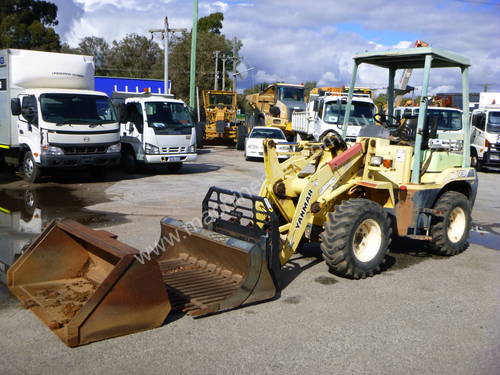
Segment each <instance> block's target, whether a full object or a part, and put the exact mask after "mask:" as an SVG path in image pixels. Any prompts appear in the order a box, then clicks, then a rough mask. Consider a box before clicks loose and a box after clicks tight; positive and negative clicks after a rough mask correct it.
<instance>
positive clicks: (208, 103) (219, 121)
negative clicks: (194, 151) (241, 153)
mask: <svg viewBox="0 0 500 375" xmlns="http://www.w3.org/2000/svg"><path fill="white" fill-rule="evenodd" d="M202 96H203V109H204V111H205V123H199V124H198V125H197V128H196V131H197V144H198V147H202V146H203V145H204V144H213V143H221V142H222V143H230V144H235V145H236V149H238V150H243V149H244V148H245V138H246V135H247V132H246V127H245V125H244V123H243V122H240V121H238V119H237V117H236V112H237V109H238V106H237V103H236V101H237V100H236V99H237V97H236V92H234V91H223V90H203V92H202Z"/></svg>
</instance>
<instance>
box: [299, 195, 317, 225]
mask: <svg viewBox="0 0 500 375" xmlns="http://www.w3.org/2000/svg"><path fill="white" fill-rule="evenodd" d="M312 195H313V192H312V190H309V191H308V192H307V195H306V200H305V202H304V205H303V206H302V208H301V209H300V213H299V219H298V220H297V224H296V225H295V229H299V228H300V226H301V225H302V220H304V216H305V215H306V213H307V208H308V207H309V203H310V202H311V198H312Z"/></svg>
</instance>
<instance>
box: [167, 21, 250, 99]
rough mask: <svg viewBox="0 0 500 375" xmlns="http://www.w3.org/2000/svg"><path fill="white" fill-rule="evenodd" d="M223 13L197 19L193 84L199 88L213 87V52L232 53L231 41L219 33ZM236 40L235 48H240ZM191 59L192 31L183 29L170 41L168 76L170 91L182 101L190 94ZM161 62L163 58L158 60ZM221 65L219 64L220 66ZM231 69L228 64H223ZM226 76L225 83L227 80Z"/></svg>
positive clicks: (220, 66)
mask: <svg viewBox="0 0 500 375" xmlns="http://www.w3.org/2000/svg"><path fill="white" fill-rule="evenodd" d="M223 19H224V15H223V14H222V13H213V14H211V15H209V16H207V17H203V18H200V19H199V20H198V31H199V33H198V43H197V49H196V84H197V86H198V87H199V89H200V91H201V90H209V89H213V87H214V72H215V60H214V56H213V53H214V51H221V52H222V53H223V54H225V55H227V56H231V55H232V50H233V44H232V42H231V41H230V40H228V39H227V38H226V37H225V36H224V35H223V34H222V33H221V29H222V20H223ZM241 45H242V44H241V42H240V41H237V44H236V46H237V50H238V49H239V48H241ZM190 58H191V33H189V32H185V33H183V34H181V35H179V36H175V37H173V38H172V39H171V42H170V53H169V78H170V79H171V80H172V92H173V93H174V94H175V95H176V96H177V97H180V98H182V99H184V100H186V99H187V98H188V97H189V67H190ZM160 61H163V60H162V59H160ZM221 68H222V64H219V69H221ZM226 69H227V70H228V71H229V70H230V69H231V64H230V63H227V64H226ZM228 77H229V76H228V75H226V82H228V81H229V78H228Z"/></svg>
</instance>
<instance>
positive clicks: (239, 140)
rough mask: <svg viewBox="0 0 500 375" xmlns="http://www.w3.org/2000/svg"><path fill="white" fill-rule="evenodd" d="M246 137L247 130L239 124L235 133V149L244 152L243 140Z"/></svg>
mask: <svg viewBox="0 0 500 375" xmlns="http://www.w3.org/2000/svg"><path fill="white" fill-rule="evenodd" d="M246 137H247V128H246V127H245V125H244V124H239V125H238V129H237V131H236V149H237V150H240V151H241V150H244V149H245V138H246Z"/></svg>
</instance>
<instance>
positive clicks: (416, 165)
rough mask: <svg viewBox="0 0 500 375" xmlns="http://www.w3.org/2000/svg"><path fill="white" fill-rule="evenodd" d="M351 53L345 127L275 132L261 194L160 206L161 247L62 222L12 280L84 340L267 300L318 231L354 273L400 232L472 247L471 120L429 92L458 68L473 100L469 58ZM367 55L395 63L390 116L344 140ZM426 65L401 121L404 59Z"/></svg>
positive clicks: (49, 317) (325, 246) (328, 255)
mask: <svg viewBox="0 0 500 375" xmlns="http://www.w3.org/2000/svg"><path fill="white" fill-rule="evenodd" d="M354 62H355V64H354V72H353V79H352V82H351V85H350V91H349V96H348V103H347V107H346V114H347V115H346V116H345V119H344V123H343V128H342V133H343V135H344V137H342V136H341V135H339V134H333V135H332V136H330V137H326V138H325V139H324V141H323V142H322V143H311V142H300V143H299V144H297V145H296V146H297V147H296V151H295V152H294V153H293V155H292V157H291V158H289V159H288V160H286V161H285V162H283V163H279V162H278V158H277V156H278V154H277V151H276V145H275V143H274V142H273V141H272V140H265V141H264V165H265V170H266V177H265V181H264V182H263V184H262V187H261V190H260V193H259V194H258V195H252V194H250V193H249V192H243V191H239V192H237V191H229V190H225V189H222V188H216V187H213V188H211V189H210V190H209V191H208V193H207V195H206V197H205V199H204V201H203V206H202V217H201V218H200V219H199V220H198V221H193V222H190V223H185V222H181V221H178V220H175V219H172V218H164V219H162V221H161V229H162V232H161V237H160V240H159V243H158V245H157V247H156V248H155V250H154V251H153V252H141V251H138V250H136V249H133V248H131V247H129V246H127V245H125V244H123V243H121V242H119V241H118V240H117V239H116V238H113V236H112V235H111V234H109V233H106V232H101V231H92V230H89V229H87V228H85V227H83V226H81V225H79V224H76V223H74V222H71V221H62V222H54V223H53V224H52V225H50V226H49V227H48V228H47V229H46V230H45V231H44V233H42V235H40V237H39V238H38V239H37V240H36V241H35V242H34V243H33V244H31V246H30V247H29V249H28V250H27V252H26V253H25V254H23V255H22V256H21V258H19V260H18V261H17V262H16V263H15V264H14V265H13V266H12V267H11V268H10V269H9V271H8V285H9V288H10V289H11V291H12V292H13V293H14V294H15V295H16V296H17V297H18V298H19V299H20V300H21V301H22V302H23V303H24V305H25V306H26V307H27V308H30V309H31V310H32V311H33V312H34V313H35V314H37V315H38V316H39V317H40V318H41V319H42V320H43V321H44V322H45V323H46V324H47V325H48V326H49V327H50V328H51V329H52V330H53V331H54V332H55V333H56V334H57V335H58V336H59V337H60V338H61V339H62V340H63V341H65V342H66V343H67V344H68V345H70V346H77V345H81V344H85V343H89V342H92V341H96V340H101V339H104V338H108V337H113V336H118V335H123V334H127V333H131V332H135V331H140V330H144V329H149V328H153V327H158V326H160V325H161V324H162V322H163V321H164V320H165V318H166V317H167V316H168V314H170V313H171V312H172V311H182V312H185V313H187V314H189V315H192V316H201V315H206V314H210V313H214V312H217V311H222V310H227V309H232V308H235V307H238V306H241V305H246V304H249V303H253V302H258V301H263V300H267V299H271V298H273V297H275V296H276V295H277V293H278V291H279V289H280V287H281V280H282V277H281V269H282V266H283V265H285V264H286V263H287V262H288V260H289V259H290V257H291V256H292V255H293V254H294V253H295V252H296V251H299V250H300V247H301V245H302V244H304V243H305V242H308V241H310V242H319V243H320V244H321V249H322V252H323V256H324V259H325V261H326V264H327V266H328V268H329V269H330V271H331V272H333V273H335V274H337V275H341V276H344V277H348V278H353V279H359V278H365V277H367V276H372V275H374V274H375V273H377V272H379V271H380V269H381V266H382V264H383V262H384V260H385V256H386V253H387V251H388V246H389V242H390V240H391V237H393V236H401V237H410V238H417V239H421V240H426V241H428V243H429V245H430V247H431V248H432V249H433V250H434V251H435V252H437V253H438V254H441V255H454V254H458V253H460V252H462V251H463V250H465V248H466V247H467V239H468V235H469V229H470V225H471V209H472V206H473V204H474V200H475V196H476V192H477V186H478V180H477V176H476V172H475V170H474V169H473V168H470V167H469V155H468V150H469V128H468V127H467V126H463V128H462V130H463V132H462V134H456V133H455V134H453V135H449V134H448V135H446V133H438V132H437V130H436V126H437V125H436V124H437V123H438V122H437V121H435V120H433V119H432V117H429V116H426V112H427V101H426V100H427V99H426V98H427V87H428V81H429V71H430V69H431V67H458V68H459V69H461V71H462V82H463V85H462V86H463V98H464V108H468V103H467V101H468V98H469V95H468V82H467V80H468V76H467V74H468V68H469V61H468V59H466V58H464V57H461V56H459V55H456V54H453V53H451V52H447V51H443V50H436V49H434V48H430V47H421V48H412V49H405V50H391V51H385V52H384V51H376V52H366V53H362V54H359V55H356V56H355V57H354ZM362 63H370V64H375V65H377V66H381V67H384V68H388V70H389V85H388V86H389V89H388V98H389V99H390V100H389V105H388V108H389V112H388V113H389V116H386V115H383V114H379V115H378V116H377V117H376V120H377V121H378V122H379V123H380V124H381V125H383V126H375V125H367V126H366V127H364V128H363V129H362V130H361V131H360V135H359V137H358V138H357V140H356V142H355V143H354V145H352V146H351V147H347V145H346V143H345V142H344V138H345V133H346V131H347V125H348V122H349V113H350V109H349V106H350V104H351V101H352V93H353V88H354V87H355V78H356V71H357V67H358V65H360V64H362ZM422 67H423V68H424V82H423V88H422V98H423V99H422V101H421V102H420V111H419V114H418V117H416V118H408V119H406V121H404V123H402V124H399V123H397V122H393V121H392V120H391V119H392V116H390V115H391V114H392V111H393V103H392V98H393V97H394V95H393V94H394V92H393V87H394V76H395V71H396V69H408V68H413V69H415V68H422ZM467 120H468V113H467V111H465V112H464V114H463V124H467V123H468V121H467ZM325 271H326V269H325Z"/></svg>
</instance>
